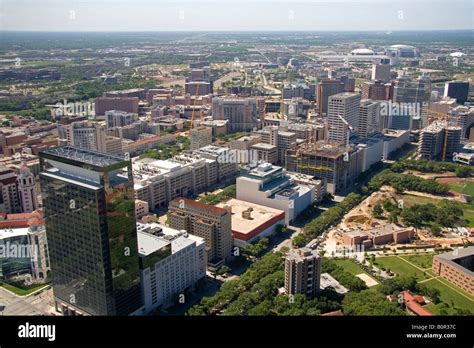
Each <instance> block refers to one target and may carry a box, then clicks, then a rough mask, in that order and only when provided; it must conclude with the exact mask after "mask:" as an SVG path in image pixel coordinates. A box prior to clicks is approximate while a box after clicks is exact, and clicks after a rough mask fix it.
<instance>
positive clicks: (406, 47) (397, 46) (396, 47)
mask: <svg viewBox="0 0 474 348" xmlns="http://www.w3.org/2000/svg"><path fill="white" fill-rule="evenodd" d="M390 48H395V49H398V48H401V49H405V50H414V49H415V47H413V46H410V45H392V46H390Z"/></svg>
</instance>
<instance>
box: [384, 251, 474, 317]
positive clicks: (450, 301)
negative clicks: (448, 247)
mask: <svg viewBox="0 0 474 348" xmlns="http://www.w3.org/2000/svg"><path fill="white" fill-rule="evenodd" d="M433 256H434V255H433V254H417V255H403V256H387V257H379V258H377V259H376V264H378V265H379V266H380V267H384V268H385V269H387V268H388V269H390V271H392V272H394V273H395V274H396V275H398V276H414V277H416V279H417V280H418V283H419V284H423V285H425V286H427V287H429V288H436V289H438V290H439V292H440V302H439V303H437V304H434V303H429V304H427V305H426V308H427V309H428V310H429V311H430V312H432V313H433V314H436V315H443V314H444V315H451V314H453V313H454V310H455V309H456V308H459V309H465V310H469V311H471V312H474V296H472V295H470V294H468V293H467V292H465V291H464V290H462V289H460V288H459V287H457V286H456V285H454V284H451V283H449V282H448V281H447V280H445V279H443V278H441V277H436V276H435V275H434V274H433V272H432V271H431V264H432V260H433Z"/></svg>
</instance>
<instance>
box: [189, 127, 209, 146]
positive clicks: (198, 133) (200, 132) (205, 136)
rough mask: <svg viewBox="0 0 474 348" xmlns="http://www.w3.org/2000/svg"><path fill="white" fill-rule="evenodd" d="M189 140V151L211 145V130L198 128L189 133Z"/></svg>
mask: <svg viewBox="0 0 474 348" xmlns="http://www.w3.org/2000/svg"><path fill="white" fill-rule="evenodd" d="M189 137H190V138H191V150H197V149H200V148H201V147H204V146H207V145H211V144H212V128H208V127H204V126H198V127H196V128H193V129H191V130H190V131H189Z"/></svg>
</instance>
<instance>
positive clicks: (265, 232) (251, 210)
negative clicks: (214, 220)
mask: <svg viewBox="0 0 474 348" xmlns="http://www.w3.org/2000/svg"><path fill="white" fill-rule="evenodd" d="M216 206H217V207H220V208H224V209H226V210H229V211H231V212H232V235H233V236H234V245H235V246H238V247H243V246H245V245H246V244H247V243H252V242H254V241H256V240H257V239H258V238H262V237H268V236H271V235H273V234H274V233H275V231H276V229H277V227H278V226H279V225H284V224H285V212H284V211H282V210H278V209H273V208H269V207H265V206H263V205H259V204H255V203H249V202H245V201H241V200H238V199H231V200H229V201H227V202H225V203H219V204H217V205H216Z"/></svg>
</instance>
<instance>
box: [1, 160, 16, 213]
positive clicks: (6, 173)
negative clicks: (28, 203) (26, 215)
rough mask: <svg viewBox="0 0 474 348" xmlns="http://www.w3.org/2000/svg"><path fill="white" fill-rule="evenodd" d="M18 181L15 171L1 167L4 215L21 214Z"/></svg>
mask: <svg viewBox="0 0 474 348" xmlns="http://www.w3.org/2000/svg"><path fill="white" fill-rule="evenodd" d="M17 179H18V177H17V175H16V173H15V171H14V170H13V169H10V168H7V167H0V212H2V213H20V212H21V201H20V197H19V195H18V186H17Z"/></svg>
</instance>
